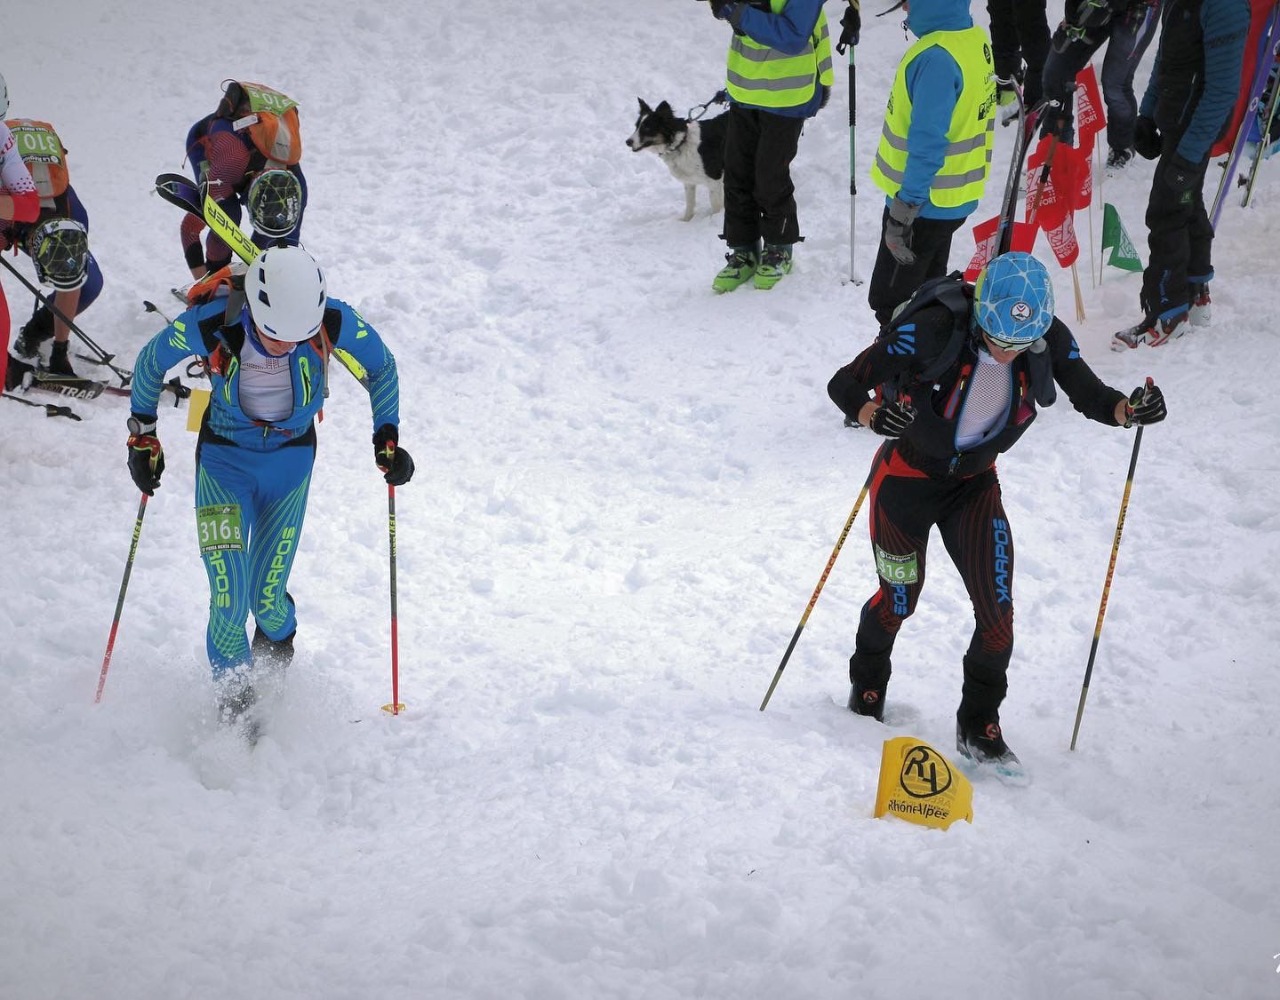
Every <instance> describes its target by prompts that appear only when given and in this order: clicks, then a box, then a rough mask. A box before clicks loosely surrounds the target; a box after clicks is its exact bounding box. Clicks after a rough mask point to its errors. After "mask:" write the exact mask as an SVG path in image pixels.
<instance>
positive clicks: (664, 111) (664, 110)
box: [656, 101, 674, 115]
mask: <svg viewBox="0 0 1280 1000" xmlns="http://www.w3.org/2000/svg"><path fill="white" fill-rule="evenodd" d="M656 113H657V114H660V115H673V114H674V112H673V111H672V110H671V105H670V104H668V103H667V102H666V101H663V102H662V103H661V104H659V105H658V107H657V109H656Z"/></svg>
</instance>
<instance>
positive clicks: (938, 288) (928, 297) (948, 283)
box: [880, 271, 973, 401]
mask: <svg viewBox="0 0 1280 1000" xmlns="http://www.w3.org/2000/svg"><path fill="white" fill-rule="evenodd" d="M932 306H945V307H946V308H947V309H948V310H950V312H951V336H950V338H949V339H948V340H947V346H946V347H944V348H943V349H942V350H941V351H940V352H939V353H938V356H937V357H936V358H934V359H933V361H931V362H930V363H929V365H928V367H926V368H925V369H924V371H921V372H918V373H916V374H915V375H912V376H911V377H910V382H911V384H916V383H924V382H932V381H933V380H934V379H936V378H937V377H938V376H939V375H941V374H942V373H943V372H945V371H946V370H947V369H948V368H950V367H951V366H952V365H954V364H955V363H956V359H957V358H959V357H960V350H961V348H963V347H964V342H965V340H966V339H967V338H968V336H969V317H970V315H971V314H972V312H973V285H971V284H969V282H967V281H965V280H964V275H963V274H961V273H960V272H959V271H952V272H951V273H950V274H944V275H943V276H942V277H940V278H930V279H929V280H928V281H926V282H925V283H924V284H922V285H921V286H920V287H919V288H917V289H916V290H915V293H914V294H913V295H912V296H911V298H909V299H908V300H907V301H906V302H905V303H903V305H902V306H901V308H900V309H899V310H898V311H897V312H896V313H895V314H894V316H893V318H892V319H891V320H890V321H889V323H888V325H886V326H885V327H883V328H882V329H881V336H883V334H884V333H886V332H887V331H889V330H891V329H898V328H900V327H901V326H902V324H903V322H904V321H907V320H909V319H911V317H912V316H915V315H916V314H917V313H919V312H921V311H922V310H924V309H928V308H931V307H932ZM905 388H906V384H905V382H904V380H901V379H900V380H895V381H894V382H886V383H884V384H883V385H882V386H880V396H881V398H882V399H884V400H886V401H889V400H893V399H896V398H897V397H898V394H899V392H901V391H902V390H903V389H905Z"/></svg>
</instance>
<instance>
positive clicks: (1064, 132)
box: [1040, 101, 1075, 146]
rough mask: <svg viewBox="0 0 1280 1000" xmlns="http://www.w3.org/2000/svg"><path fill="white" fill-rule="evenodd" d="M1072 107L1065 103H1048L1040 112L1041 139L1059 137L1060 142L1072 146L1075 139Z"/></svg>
mask: <svg viewBox="0 0 1280 1000" xmlns="http://www.w3.org/2000/svg"><path fill="white" fill-rule="evenodd" d="M1073 125H1074V123H1073V121H1072V112H1071V106H1070V105H1069V104H1068V103H1066V102H1065V101H1047V102H1045V105H1044V107H1043V108H1042V109H1041V111H1040V138H1041V139H1044V138H1050V137H1053V136H1057V137H1058V141H1059V142H1060V143H1062V144H1063V145H1065V146H1070V145H1071V143H1072V141H1073V140H1074V139H1075V128H1074V127H1073Z"/></svg>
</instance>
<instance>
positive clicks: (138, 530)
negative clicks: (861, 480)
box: [93, 493, 147, 705]
mask: <svg viewBox="0 0 1280 1000" xmlns="http://www.w3.org/2000/svg"><path fill="white" fill-rule="evenodd" d="M146 512H147V495H146V494H145V493H144V494H142V500H141V501H140V502H139V503H138V519H137V520H136V521H134V522H133V541H132V542H130V543H129V558H128V559H126V560H125V564H124V578H123V579H122V580H121V581H120V594H119V596H118V597H117V598H116V615H115V618H113V619H112V620H111V634H110V635H108V636H107V652H106V654H105V655H104V656H103V657H102V673H100V674H99V675H98V693H97V694H95V695H94V696H93V703H94V704H95V705H96V704H98V702H100V701H102V689H103V687H104V686H105V685H106V683H107V668H108V667H110V666H111V650H112V649H113V648H114V647H115V644H116V630H117V629H119V628H120V613H121V612H122V611H124V594H125V591H126V590H127V589H128V588H129V574H130V573H132V572H133V557H134V556H136V555H137V554H138V537H139V536H140V535H141V534H142V517H143V515H144V514H146Z"/></svg>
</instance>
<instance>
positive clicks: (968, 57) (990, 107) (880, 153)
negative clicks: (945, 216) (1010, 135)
mask: <svg viewBox="0 0 1280 1000" xmlns="http://www.w3.org/2000/svg"><path fill="white" fill-rule="evenodd" d="M933 45H940V46H942V48H944V49H946V50H947V51H948V52H949V53H951V56H952V58H954V59H955V61H956V64H957V65H958V66H959V67H960V74H961V77H962V78H963V80H964V85H963V88H962V89H961V91H960V97H959V99H958V100H957V101H956V106H955V110H954V111H952V112H951V124H950V125H949V126H948V127H947V152H946V158H945V159H944V160H943V161H942V169H940V170H939V171H938V173H937V175H936V176H935V177H934V178H933V183H932V184H930V186H929V200H930V201H931V202H933V204H935V205H937V206H938V207H939V208H957V207H959V206H960V205H963V204H965V203H966V202H970V201H977V200H978V199H980V198H981V197H982V191H983V189H984V188H985V187H986V183H987V175H988V174H989V173H990V172H991V147H992V144H993V142H994V139H995V135H994V133H995V127H996V85H995V80H994V76H993V74H994V72H995V68H994V67H993V65H992V62H991V43H990V42H989V41H988V40H987V33H986V32H985V31H984V30H983V29H982V28H979V27H977V26H976V25H975V26H974V27H971V28H965V29H964V30H963V31H933V32H930V33H929V34H927V35H925V36H924V38H921V39H919V40H918V41H917V42H916V43H915V44H914V45H913V46H911V48H909V49H907V53H906V55H904V56H903V57H902V62H900V63H899V64H898V72H897V74H896V75H895V76H894V79H893V90H892V91H890V93H889V105H888V107H887V108H886V109H885V113H884V129H883V130H882V131H881V133H880V146H879V148H878V149H877V150H876V159H875V163H873V164H872V165H871V180H872V181H873V182H874V183H875V185H876V186H877V187H878V188H880V189H881V190H882V191H883V192H884V193H885V194H887V195H888V196H889V197H891V198H892V197H893V196H894V195H896V194H897V193H898V191H899V189H900V188H901V187H902V175H903V171H904V170H906V167H907V130H908V129H909V128H910V127H911V95H910V94H908V93H907V66H909V65H910V63H911V61H912V60H913V59H914V58H915V57H916V56H917V55H919V54H920V53H921V52H923V51H924V50H925V49H927V48H929V47H930V46H933Z"/></svg>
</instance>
